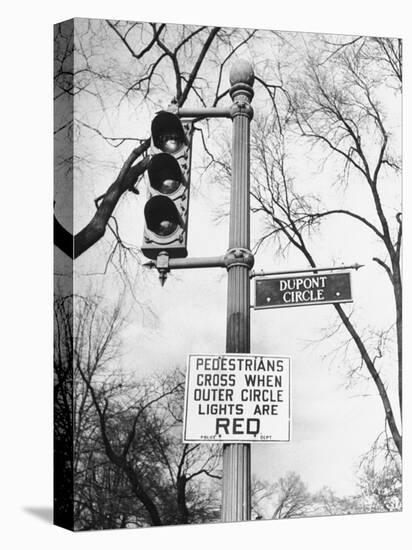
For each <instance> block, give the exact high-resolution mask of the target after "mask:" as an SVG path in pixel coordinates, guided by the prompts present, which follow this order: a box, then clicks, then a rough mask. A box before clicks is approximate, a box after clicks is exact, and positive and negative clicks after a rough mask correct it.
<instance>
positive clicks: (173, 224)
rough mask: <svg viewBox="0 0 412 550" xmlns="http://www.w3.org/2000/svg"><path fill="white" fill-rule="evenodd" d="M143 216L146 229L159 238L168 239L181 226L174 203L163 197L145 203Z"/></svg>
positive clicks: (159, 196) (157, 196) (158, 196)
mask: <svg viewBox="0 0 412 550" xmlns="http://www.w3.org/2000/svg"><path fill="white" fill-rule="evenodd" d="M144 215H145V219H146V226H147V228H148V229H149V230H150V231H152V232H153V233H155V234H156V235H159V237H168V236H169V235H171V234H172V233H174V232H175V231H176V230H177V228H178V227H179V226H181V225H182V220H181V217H180V214H179V212H178V210H177V208H176V206H175V204H174V202H173V201H172V200H171V199H169V197H165V196H164V195H156V196H154V197H152V198H151V199H150V200H149V201H148V202H147V203H146V206H145V210H144Z"/></svg>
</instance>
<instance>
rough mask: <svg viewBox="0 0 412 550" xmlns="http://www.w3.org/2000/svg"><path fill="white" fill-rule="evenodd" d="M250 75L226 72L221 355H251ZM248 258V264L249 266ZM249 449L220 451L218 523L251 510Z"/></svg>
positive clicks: (241, 67) (244, 66) (243, 69)
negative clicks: (228, 151) (228, 144)
mask: <svg viewBox="0 0 412 550" xmlns="http://www.w3.org/2000/svg"><path fill="white" fill-rule="evenodd" d="M253 81H254V73H253V68H252V65H251V64H250V63H249V62H248V61H244V60H240V61H238V62H237V63H236V64H235V65H233V67H232V70H231V72H230V84H231V88H230V95H231V98H232V100H233V104H232V107H231V116H232V120H233V134H232V188H231V197H230V228H229V249H231V250H233V249H240V250H242V251H243V253H242V254H239V261H238V262H235V263H233V264H230V265H228V266H227V269H228V299H227V330H226V351H227V352H228V353H229V352H230V353H249V352H250V278H249V271H250V269H251V267H252V266H253V256H252V255H251V252H250V220H249V219H250V199H249V191H250V174H249V164H250V160H249V159H250V151H249V141H250V134H249V127H250V121H251V119H252V117H253V109H252V107H251V106H250V102H251V100H252V97H253V88H252V86H253ZM251 259H252V261H251ZM250 493H251V475H250V444H243V443H238V444H225V445H224V447H223V502H222V520H223V521H225V522H229V521H242V520H249V519H250V510H251V495H250Z"/></svg>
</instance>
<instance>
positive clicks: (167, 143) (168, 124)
mask: <svg viewBox="0 0 412 550" xmlns="http://www.w3.org/2000/svg"><path fill="white" fill-rule="evenodd" d="M192 134H193V123H192V122H191V121H186V122H183V121H181V120H180V119H179V118H178V117H177V116H176V115H175V114H173V113H170V112H167V111H160V112H159V113H158V114H157V115H156V116H155V118H154V119H153V121H152V143H151V153H152V157H151V160H150V162H149V166H148V169H147V172H148V178H149V198H148V200H147V202H146V205H145V208H144V217H145V228H144V234H143V245H142V252H143V254H144V255H145V256H146V257H147V258H151V259H152V260H154V259H156V258H157V256H158V254H159V252H162V251H166V252H167V253H168V254H169V256H170V257H171V258H185V257H186V256H187V228H188V216H189V192H190V164H191V146H192Z"/></svg>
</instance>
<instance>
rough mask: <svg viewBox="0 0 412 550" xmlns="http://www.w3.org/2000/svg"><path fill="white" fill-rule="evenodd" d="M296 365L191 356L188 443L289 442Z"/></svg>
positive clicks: (281, 360)
mask: <svg viewBox="0 0 412 550" xmlns="http://www.w3.org/2000/svg"><path fill="white" fill-rule="evenodd" d="M290 363H291V360H290V357H287V356H283V355H252V354H222V355H190V356H189V357H188V361H187V376H186V389H185V410H184V423H183V441H184V442H185V443H192V442H204V443H229V442H238V443H240V442H262V441H269V442H270V441H272V442H273V441H289V440H290Z"/></svg>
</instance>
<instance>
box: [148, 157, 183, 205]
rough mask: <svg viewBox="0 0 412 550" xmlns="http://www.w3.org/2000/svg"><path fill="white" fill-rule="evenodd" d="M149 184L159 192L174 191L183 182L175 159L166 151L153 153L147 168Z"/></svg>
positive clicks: (168, 192)
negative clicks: (157, 153)
mask: <svg viewBox="0 0 412 550" xmlns="http://www.w3.org/2000/svg"><path fill="white" fill-rule="evenodd" d="M148 174H149V180H150V185H151V187H153V189H156V191H158V192H159V193H164V194H165V195H170V194H172V193H175V192H176V191H177V190H178V189H179V187H180V186H181V184H182V183H183V176H182V172H181V170H180V166H179V163H178V162H177V160H176V159H175V158H174V157H172V155H169V154H168V153H160V154H159V155H155V156H154V157H153V158H152V160H151V162H150V165H149V169H148Z"/></svg>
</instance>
